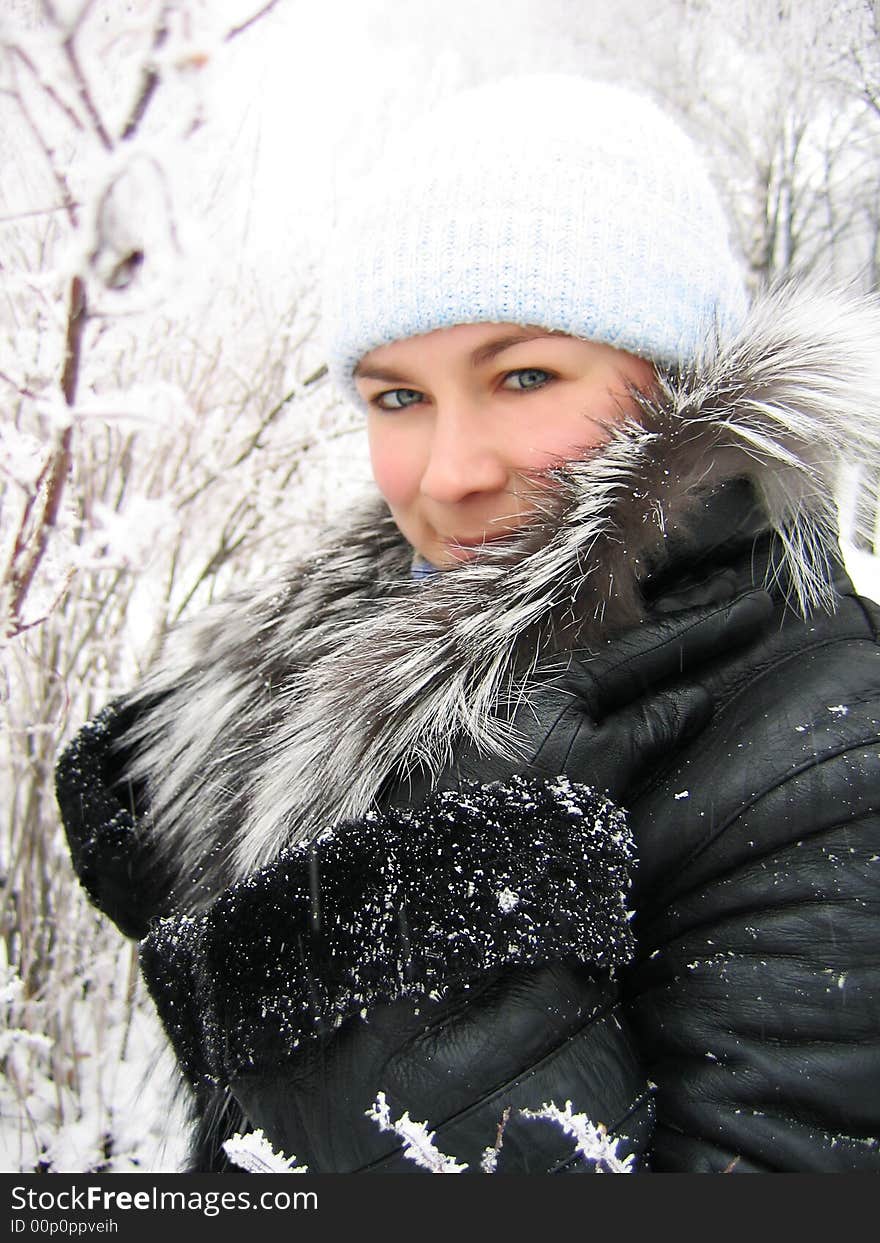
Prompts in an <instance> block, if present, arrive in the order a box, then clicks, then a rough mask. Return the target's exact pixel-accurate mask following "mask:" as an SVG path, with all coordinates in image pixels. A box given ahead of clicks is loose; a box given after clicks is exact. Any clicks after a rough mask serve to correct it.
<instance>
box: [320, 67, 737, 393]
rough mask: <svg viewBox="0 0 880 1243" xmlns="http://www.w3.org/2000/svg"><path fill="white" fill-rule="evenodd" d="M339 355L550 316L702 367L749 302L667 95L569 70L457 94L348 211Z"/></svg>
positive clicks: (340, 360) (342, 238)
mask: <svg viewBox="0 0 880 1243" xmlns="http://www.w3.org/2000/svg"><path fill="white" fill-rule="evenodd" d="M323 300H324V306H323V322H324V336H325V344H326V348H327V361H328V367H329V370H330V374H331V377H332V379H333V381H334V383H335V384H336V386H337V387H338V388H339V389H340V390H341V391H342V393H344V394H345V395H346V396H347V397H349V398H351V399H352V400H353V401H354V402H355V403H356V404H362V403H361V402H360V398H359V396H358V393H357V390H356V388H355V385H354V381H353V378H352V372H353V370H354V368H355V366H356V365H357V363H358V361H359V360H360V359H361V358H362V357H363V356H364V355H365V354H367V353H369V351H370V350H372V349H375V348H376V347H378V346H380V345H386V344H388V343H390V342H392V341H397V340H400V339H402V338H405V337H410V336H414V335H416V334H418V333H425V332H431V331H433V330H434V329H436V328H447V327H452V326H453V325H455V324H464V323H482V322H486V321H489V322H499V323H515V324H534V325H537V326H539V327H542V328H548V329H551V330H556V331H560V332H566V333H570V334H571V335H573V336H578V337H583V338H586V339H588V340H592V341H601V342H604V343H606V344H608V345H613V346H616V347H618V348H619V349H624V350H628V351H630V352H631V353H634V354H638V355H641V356H642V357H644V358H649V359H652V360H653V361H655V362H658V363H672V364H680V365H685V364H687V363H688V362H689V361H690V360H692V359H693V358H694V356H695V355H696V354H697V353H698V351H699V350H700V348H701V346H702V345H703V344H704V343H705V342H706V340H707V339H709V338H710V337H711V336H712V335H713V334H717V335H718V336H720V337H721V338H722V339H723V338H724V337H726V336H727V335H729V334H730V333H732V332H734V331H735V330H736V328H737V327H738V326H739V324H740V322H741V320H742V318H743V316H744V313H745V310H746V301H747V300H746V294H745V288H744V285H743V277H742V273H741V271H740V267H739V264H738V263H737V261H736V260H735V258H734V256H733V253H732V251H731V247H730V242H729V238H728V226H727V222H726V220H725V216H724V212H723V211H722V208H721V205H720V202H719V199H718V196H717V194H716V192H715V189H714V187H713V185H712V182H711V180H710V177H709V175H708V172H707V170H706V168H705V166H704V164H703V162H702V160H701V158H700V156H699V154H698V152H697V150H696V148H695V147H694V145H693V143H692V142H691V140H690V139H689V138H688V137H687V136H686V135H685V134H684V132H683V131H682V130H681V129H680V128H679V127H678V126H677V125H676V124H675V123H674V122H673V121H672V120H671V119H670V118H669V117H668V116H666V115H665V114H664V113H663V112H662V111H661V110H660V109H659V108H658V107H657V106H656V105H655V104H654V103H653V102H652V101H651V100H649V99H647V98H646V97H644V96H642V95H639V94H637V93H635V92H633V91H630V90H627V89H624V88H621V87H618V86H615V85H611V84H608V83H604V82H593V81H590V80H588V79H585V78H579V77H575V76H570V75H563V74H535V75H529V76H527V77H518V78H507V79H504V80H502V81H498V82H494V83H490V84H488V85H485V86H480V87H476V88H474V89H472V90H468V91H464V92H462V93H461V94H459V95H456V96H454V97H452V98H450V99H448V100H446V101H445V102H444V103H443V104H441V105H440V106H439V107H438V108H437V109H436V110H435V111H433V112H432V113H430V114H429V115H427V116H425V117H423V118H421V119H420V120H419V121H418V122H417V123H416V124H415V125H414V126H413V127H411V128H410V129H409V130H408V131H406V132H405V133H403V134H401V135H400V136H399V137H397V138H396V139H395V140H394V142H393V143H392V144H391V145H390V146H389V147H388V149H387V150H386V152H385V154H384V155H383V156H382V157H381V158H380V159H379V160H378V161H377V163H376V165H375V167H374V168H373V169H372V170H371V171H370V173H369V175H368V176H367V178H366V179H365V183H364V184H362V185H361V186H360V187H359V188H358V191H357V193H356V194H355V195H354V196H353V198H352V199H351V201H350V203H349V205H348V207H347V209H346V210H345V211H344V212H343V214H342V216H341V218H340V220H339V223H338V226H337V227H336V229H335V233H334V235H333V237H332V241H331V244H330V246H329V249H328V256H327V260H326V262H325V267H324V278H323Z"/></svg>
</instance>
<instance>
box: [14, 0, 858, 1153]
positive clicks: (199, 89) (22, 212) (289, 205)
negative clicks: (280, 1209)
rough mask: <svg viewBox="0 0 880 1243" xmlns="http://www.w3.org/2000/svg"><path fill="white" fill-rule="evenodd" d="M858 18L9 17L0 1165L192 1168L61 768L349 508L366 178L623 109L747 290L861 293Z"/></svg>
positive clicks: (329, 8) (352, 4)
mask: <svg viewBox="0 0 880 1243" xmlns="http://www.w3.org/2000/svg"><path fill="white" fill-rule="evenodd" d="M877 8H878V6H876V5H872V4H871V3H867V2H866V0H841V2H840V3H836V4H834V5H833V6H832V5H829V4H828V3H827V0H774V2H773V3H769V2H768V0H321V2H320V3H317V2H316V0H275V3H268V4H267V3H265V2H264V0H210V2H209V0H4V4H3V6H2V13H0V158H2V172H3V175H2V178H0V524H2V525H0V612H2V620H3V627H2V633H3V638H2V639H0V645H2V648H0V653H2V654H0V660H2V665H0V669H2V682H0V790H2V793H3V799H2V805H0V811H2V820H0V874H2V876H0V878H2V885H3V887H2V891H0V902H2V912H0V1013H2V1016H3V1020H4V1027H3V1030H2V1031H0V1169H2V1170H4V1171H30V1170H35V1169H40V1170H45V1171H131V1170H149V1171H163V1170H174V1169H177V1168H179V1162H180V1159H181V1153H182V1126H181V1121H180V1118H179V1116H178V1115H177V1114H176V1113H175V1110H174V1108H173V1106H172V1105H171V1104H170V1101H169V1097H168V1091H167V1084H168V1082H169V1081H170V1069H171V1058H170V1055H169V1053H168V1052H167V1050H166V1049H165V1046H164V1040H163V1038H162V1036H161V1033H160V1032H159V1031H158V1028H157V1023H156V1019H155V1015H154V1014H153V1011H152V1008H151V1004H150V1002H149V999H148V998H147V997H146V995H145V992H144V989H143V986H142V985H141V983H140V982H139V979H138V975H137V970H136V967H137V963H136V951H135V948H134V947H133V946H132V945H131V944H129V943H127V942H125V941H124V940H123V939H122V938H121V936H120V935H119V933H118V932H117V931H116V929H115V928H114V927H113V926H112V925H110V924H109V923H108V922H107V921H106V920H105V919H104V918H103V917H102V916H100V915H98V914H97V913H96V912H95V911H94V910H93V909H92V908H91V907H90V906H89V905H88V903H87V902H86V901H85V899H84V897H83V895H82V893H81V891H80V890H79V888H78V886H77V884H76V882H75V879H74V877H73V874H72V871H71V867H70V864H69V860H68V856H67V850H66V847H65V844H64V839H63V834H62V831H61V829H60V826H59V824H58V819H57V813H56V810H55V804H54V795H53V789H52V770H53V765H54V759H55V756H56V754H57V752H58V749H59V746H60V745H61V744H62V743H63V742H64V741H65V740H66V739H68V738H69V737H70V736H71V735H72V733H73V732H74V731H75V730H76V729H77V728H78V727H79V726H80V725H81V724H82V722H83V721H84V720H85V719H87V718H88V717H89V716H90V715H92V714H93V713H94V712H95V711H97V710H98V709H99V708H100V707H101V706H102V705H103V704H104V703H105V702H106V701H107V700H108V699H110V698H111V697H112V696H113V695H114V694H116V693H118V692H120V691H122V690H123V689H125V688H126V687H127V686H129V685H130V684H131V683H132V682H133V681H134V680H135V679H136V678H137V677H138V675H139V673H140V672H141V671H142V670H143V669H144V667H145V666H146V665H147V664H148V663H149V660H150V658H151V655H152V654H153V653H154V652H155V650H156V646H157V644H158V643H159V642H160V640H161V636H162V633H163V631H164V629H165V628H166V627H167V626H168V625H169V624H171V623H173V622H174V621H175V620H176V619H177V618H179V617H181V616H183V615H186V614H189V613H191V612H193V611H194V610H197V609H198V608H200V607H202V606H203V605H204V604H205V602H206V601H208V600H210V599H211V598H212V597H213V596H214V595H216V594H218V593H222V592H225V591H226V590H228V589H229V588H230V586H232V585H233V584H236V583H239V582H241V581H243V580H245V579H253V578H256V577H258V576H261V575H264V574H266V573H271V570H272V567H273V566H274V565H276V564H277V563H278V561H279V560H280V559H282V558H286V557H288V556H291V555H295V554H296V553H297V552H298V551H300V550H302V549H304V548H307V547H308V546H309V543H310V541H311V540H312V538H313V536H314V533H315V532H316V530H317V529H318V528H320V527H321V526H322V525H323V524H324V523H325V521H326V520H327V518H328V517H329V516H331V515H332V514H333V513H334V512H335V511H337V510H338V509H340V508H344V507H345V505H346V504H347V503H348V502H349V500H350V497H351V496H352V494H353V493H354V492H355V491H357V490H359V489H362V488H365V487H367V486H369V476H368V470H367V463H366V455H365V451H364V437H363V436H362V434H361V428H360V425H359V420H358V417H357V416H356V415H355V414H354V412H352V411H350V410H347V409H345V408H341V407H340V406H338V405H337V404H335V403H334V401H333V398H332V396H331V394H330V392H329V390H328V387H327V383H326V379H325V377H324V371H323V357H322V353H321V346H320V334H319V329H320V324H319V311H318V300H317V295H316V285H315V272H316V267H317V261H318V258H319V255H320V250H321V246H322V244H323V238H324V236H325V231H326V226H327V224H328V223H329V222H331V221H332V219H333V216H334V213H335V211H336V210H337V209H338V206H339V204H340V203H341V202H342V201H343V200H344V197H345V195H346V194H347V193H350V187H351V186H352V184H353V182H354V179H355V178H356V175H357V174H358V172H359V171H360V170H362V169H364V168H366V167H367V166H369V165H370V164H371V163H372V162H373V161H375V159H376V158H377V156H378V154H379V151H380V149H381V145H382V143H383V141H384V139H385V137H386V136H387V134H388V133H389V132H390V131H391V130H393V129H394V128H395V127H398V126H401V125H402V124H404V123H405V122H406V121H407V120H408V119H409V118H411V117H412V116H414V115H416V114H417V113H419V112H420V111H422V110H425V109H428V108H430V107H431V106H432V104H434V103H435V102H436V101H437V100H438V99H440V98H441V97H443V96H444V95H446V94H447V93H450V92H452V91H455V90H458V89H460V88H462V87H464V86H468V85H471V84H474V83H477V82H481V81H484V80H487V79H490V78H494V77H497V76H500V75H502V74H505V73H510V72H521V71H528V70H546V69H561V70H567V71H570V72H577V73H584V74H588V75H598V76H602V77H608V78H613V79H615V80H618V81H624V82H631V83H637V84H640V85H642V86H643V87H645V88H646V89H648V90H649V91H651V92H652V93H654V94H655V95H656V96H657V97H658V98H659V99H660V100H661V101H662V102H663V103H664V104H665V106H667V107H668V108H670V109H672V110H673V111H674V112H675V113H676V115H678V116H679V118H680V119H681V121H682V122H683V124H685V125H686V126H687V127H688V128H689V129H690V130H691V132H692V133H693V134H694V135H695V136H696V137H697V138H698V139H699V140H700V141H701V142H703V143H704V144H705V145H706V147H707V149H708V150H709V152H710V154H711V158H712V161H713V165H714V169H715V173H716V175H717V178H718V183H719V186H720V188H721V190H722V193H723V194H724V197H725V199H726V202H727V203H728V206H729V209H730V213H731V218H732V220H733V222H734V229H735V236H736V241H737V245H738V246H739V248H740V251H741V253H742V256H743V259H744V262H745V264H746V266H747V268H748V270H749V272H750V274H751V279H752V281H753V284H754V286H755V287H756V288H757V287H758V286H760V285H761V284H762V283H763V282H765V281H767V280H768V279H772V278H774V277H776V276H780V275H785V274H794V275H797V276H799V277H801V278H803V279H810V280H832V281H836V282H844V283H847V284H852V285H854V286H855V287H856V288H859V289H874V288H876V287H877V284H878V269H880V46H878V21H880V15H878V11H877ZM590 123H591V119H590V118H589V117H585V118H584V125H585V127H586V126H589V124H590ZM511 124H512V125H515V124H516V118H515V117H512V118H511ZM548 124H549V125H552V118H551V117H548ZM528 155H529V153H528V151H523V163H522V167H523V175H524V176H528V166H529V161H528ZM418 192H419V188H418V185H411V186H401V193H402V194H417V193H418ZM876 492H877V480H875V479H866V478H861V479H860V478H859V477H858V476H857V474H855V473H854V474H853V475H851V477H850V478H849V479H848V480H847V481H845V487H844V490H843V492H842V516H843V526H844V529H845V531H846V534H847V542H846V545H845V551H846V556H847V560H848V563H849V565H850V567H851V569H852V571H853V573H854V575H855V576H856V578H857V581H858V583H859V585H860V586H861V587H862V589H863V590H865V591H866V592H867V594H871V595H875V596H876V595H877V593H878V590H880V577H878V574H877V570H876V561H875V558H874V542H875V535H877V534H878V533H880V527H878V519H877V516H876ZM856 515H858V517H859V518H860V519H861V526H862V531H861V534H859V533H857V531H856V528H855V521H854V520H855V517H856ZM380 1086H381V1085H377V1088H378V1087H380Z"/></svg>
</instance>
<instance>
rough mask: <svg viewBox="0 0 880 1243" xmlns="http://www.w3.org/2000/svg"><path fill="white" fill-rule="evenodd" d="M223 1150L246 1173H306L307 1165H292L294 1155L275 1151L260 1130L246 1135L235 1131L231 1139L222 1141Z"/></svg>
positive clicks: (294, 1158)
mask: <svg viewBox="0 0 880 1243" xmlns="http://www.w3.org/2000/svg"><path fill="white" fill-rule="evenodd" d="M223 1150H224V1152H225V1153H226V1155H227V1157H229V1160H230V1161H233V1162H234V1163H235V1164H236V1165H237V1166H239V1168H240V1169H242V1170H245V1171H246V1172H247V1173H248V1174H306V1173H308V1168H309V1167H308V1166H307V1165H294V1162H295V1161H296V1157H285V1155H284V1153H283V1152H276V1151H275V1149H274V1148H273V1147H272V1145H271V1144H270V1143H269V1141H268V1140H267V1139H266V1137H265V1135H264V1134H263V1132H262V1130H259V1131H249V1132H248V1133H247V1135H240V1134H239V1133H238V1131H236V1132H235V1134H234V1135H233V1137H232V1139H227V1140H224V1141H223Z"/></svg>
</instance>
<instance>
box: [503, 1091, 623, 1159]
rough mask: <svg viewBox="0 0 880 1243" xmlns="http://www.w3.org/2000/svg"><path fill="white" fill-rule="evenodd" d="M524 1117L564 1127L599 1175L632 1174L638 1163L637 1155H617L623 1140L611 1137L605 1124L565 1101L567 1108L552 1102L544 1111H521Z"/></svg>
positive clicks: (542, 1108) (542, 1109) (581, 1153)
mask: <svg viewBox="0 0 880 1243" xmlns="http://www.w3.org/2000/svg"><path fill="white" fill-rule="evenodd" d="M520 1113H521V1114H522V1116H523V1117H524V1118H547V1119H548V1120H549V1121H551V1122H555V1123H557V1124H558V1125H559V1126H561V1127H562V1129H563V1131H564V1132H565V1133H566V1135H570V1136H571V1137H572V1139H573V1140H575V1142H576V1145H577V1151H578V1153H579V1154H580V1155H581V1156H582V1157H583V1158H584V1160H585V1161H586V1162H589V1163H594V1164H595V1167H596V1173H597V1174H631V1173H632V1172H633V1170H632V1166H633V1162H634V1160H635V1156H634V1154H633V1153H630V1154H629V1156H628V1157H624V1158H623V1160H621V1158H620V1157H618V1155H617V1145H618V1143H619V1142H620V1141H619V1139H614V1138H613V1137H612V1136H610V1135H609V1134H608V1131H607V1129H606V1127H605V1126H604V1125H603V1124H602V1123H601V1122H599V1123H597V1124H596V1125H594V1124H593V1123H592V1122H591V1121H590V1120H589V1118H588V1117H587V1115H586V1114H573V1113H572V1112H571V1101H566V1102H565V1109H564V1110H562V1109H560V1108H559V1107H558V1106H557V1105H554V1104H553V1102H552V1101H551V1102H550V1104H549V1105H542V1106H541V1108H540V1109H521V1110H520Z"/></svg>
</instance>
